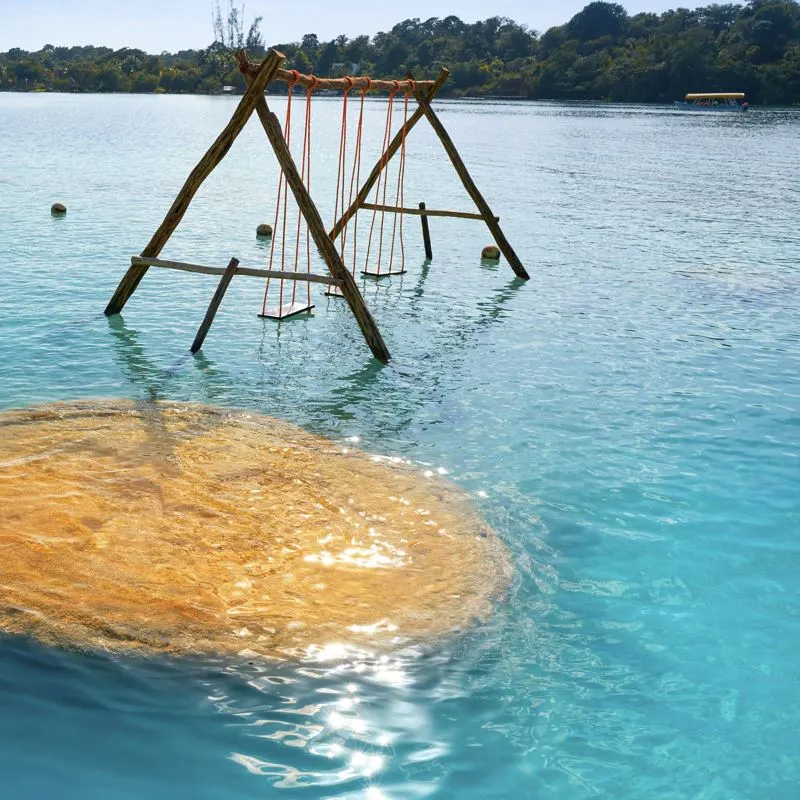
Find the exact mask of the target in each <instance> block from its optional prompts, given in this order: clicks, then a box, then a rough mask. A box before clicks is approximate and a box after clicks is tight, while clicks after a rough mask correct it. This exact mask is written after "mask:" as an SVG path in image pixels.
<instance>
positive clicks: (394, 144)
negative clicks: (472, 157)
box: [330, 69, 450, 240]
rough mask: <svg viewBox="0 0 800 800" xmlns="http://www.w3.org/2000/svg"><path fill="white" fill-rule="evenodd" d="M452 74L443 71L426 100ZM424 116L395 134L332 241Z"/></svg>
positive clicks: (418, 111)
mask: <svg viewBox="0 0 800 800" xmlns="http://www.w3.org/2000/svg"><path fill="white" fill-rule="evenodd" d="M449 74H450V73H449V72H448V71H447V70H446V69H443V70H442V71H441V73H440V74H439V77H438V78H437V79H436V80H435V81H434V82H433V85H432V86H431V88H430V89H429V90H428V92H427V94H426V95H425V98H426V99H427V101H428V102H429V103H430V102H431V100H433V98H434V97H436V95H437V94H438V93H439V89H441V88H442V84H443V83H444V82H445V81H446V80H447V76H448V75H449ZM419 96H420V95H419V94H415V97H417V98H418V97H419ZM423 116H424V112H423V111H422V108H417V109H416V110H415V111H414V113H413V114H412V115H411V116H410V117H409V118H408V121H407V122H406V123H405V125H403V126H402V127H401V128H400V130H399V131H397V133H396V134H395V137H394V139H392V141H391V143H390V144H389V146H388V147H387V148H386V152H385V153H383V154H382V155H381V157H380V158H379V159H378V163H377V164H376V165H375V166H374V167H373V168H372V172H370V174H369V177H368V178H367V179H366V180H365V181H364V183H363V185H362V186H361V188H360V189H359V191H358V194H357V195H356V197H355V200H353V202H352V204H351V205H350V208H348V209H347V211H345V212H344V214H342V216H341V217H339V219H338V220H337V221H336V224H335V225H334V226H333V228H332V229H331V232H330V237H331V239H333V240H335V239H336V237H337V236H339V235H340V234H341V232H342V231H343V230H344V228H345V225H347V223H348V222H349V221H350V219H351V218H352V216H353V214H355V213H356V212H357V211H358V209H359V208H361V206H362V205H363V204H364V202H365V201H366V199H367V197H369V193H370V192H371V191H372V187H373V186H374V185H375V183H376V182H377V180H378V177H379V176H380V174H381V172H383V170H384V169H385V168H386V165H387V164H388V163H389V161H390V160H391V158H392V156H394V154H395V153H396V152H397V151H398V150H399V149H400V147H401V146H402V144H403V139H404V138H406V137H408V134H409V132H410V131H411V129H412V128H413V127H414V126H415V125H416V124H417V123H418V122H419V121H420V120H421V119H422V117H423Z"/></svg>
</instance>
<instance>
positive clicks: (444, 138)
mask: <svg viewBox="0 0 800 800" xmlns="http://www.w3.org/2000/svg"><path fill="white" fill-rule="evenodd" d="M414 97H416V99H417V103H419V108H420V110H421V111H422V113H423V114H424V115H425V117H426V118H427V120H428V122H430V124H431V127H432V128H433V130H434V131H435V132H436V135H437V136H438V137H439V139H440V140H441V142H442V145H444V149H445V152H446V153H447V155H448V156H449V157H450V161H452V163H453V166H454V167H455V170H456V172H457V173H458V177H459V178H461V183H463V184H464V188H465V189H466V190H467V194H469V196H470V197H471V198H472V201H473V202H474V203H475V205H476V206H477V208H478V211H480V213H481V216H482V217H483V219H484V222H486V225H487V227H488V228H489V230H490V231H491V233H492V236H493V237H494V240H495V242H497V246H498V247H499V248H500V252H501V253H502V254H503V255H504V256H505V257H506V261H508V263H509V264H510V265H511V269H513V270H514V274H515V275H516V276H517V277H518V278H521V279H522V280H525V281H527V280H528V279H529V278H530V275H528V273H527V271H526V270H525V267H523V266H522V262H521V261H520V260H519V258H518V257H517V254H516V253H515V252H514V248H513V247H512V246H511V244H510V242H509V241H508V239H506V237H505V235H504V234H503V231H502V230H501V229H500V223H499V222H498V221H497V218H496V217H495V216H494V214H492V210H491V209H490V208H489V204H488V203H487V202H486V200H484V199H483V195H482V194H481V193H480V191H479V190H478V187H477V186H476V185H475V182H474V181H473V180H472V176H471V175H470V174H469V171H468V170H467V167H466V166H465V164H464V162H463V161H462V160H461V156H460V155H459V154H458V150H456V146H455V145H454V144H453V140H452V139H451V138H450V134H449V133H448V132H447V130H446V128H445V127H444V125H442V121H441V120H440V119H439V117H437V116H436V112H435V111H434V110H433V109H432V108H431V104H430V100H428V98H427V97H425V96H424V95H423V94H422V92H419V91H417V92H414Z"/></svg>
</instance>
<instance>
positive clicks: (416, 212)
mask: <svg viewBox="0 0 800 800" xmlns="http://www.w3.org/2000/svg"><path fill="white" fill-rule="evenodd" d="M361 208H363V209H366V210H368V211H386V212H387V213H389V214H411V215H412V216H415V217H456V218H458V219H483V214H475V213H473V212H472V211H440V210H438V209H435V208H425V203H420V207H419V208H404V207H402V206H382V205H379V204H377V203H362V204H361ZM495 219H496V220H499V219H500V217H495Z"/></svg>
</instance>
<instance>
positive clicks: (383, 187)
mask: <svg viewBox="0 0 800 800" xmlns="http://www.w3.org/2000/svg"><path fill="white" fill-rule="evenodd" d="M408 83H409V89H407V90H406V91H405V92H404V102H403V125H402V127H401V140H400V158H399V163H398V167H397V188H396V192H395V206H394V209H392V210H391V211H392V212H393V213H394V223H393V225H392V240H391V247H390V248H389V264H388V266H387V267H386V269H383V266H382V264H381V259H382V257H383V231H384V224H385V219H386V212H387V211H388V210H389V209H388V207H387V205H386V193H387V189H388V185H389V177H388V174H386V173H387V172H388V170H387V169H386V167H387V165H388V163H389V157H390V156H389V144H390V142H391V141H392V114H393V111H394V98H395V95H396V94H397V92H398V90H399V88H400V82H399V81H392V84H393V88H392V89H391V90H390V91H389V102H388V104H387V107H386V124H385V126H384V132H383V146H382V149H381V152H382V156H381V163H382V167H383V168H382V169H381V173H380V175H379V176H378V180H377V183H376V184H375V201H374V203H373V210H372V222H371V224H370V229H369V239H368V240H367V255H366V259H365V262H364V269H363V271H362V274H363V275H369V276H370V277H373V278H384V277H388V276H389V275H402V274H403V273H404V272H405V271H406V269H405V246H404V244H403V211H402V208H403V198H404V189H403V183H404V180H405V172H406V123H407V122H408V98H409V94H410V93H411V92H413V91H414V82H413V81H409V82H408ZM378 213H380V218H381V220H380V224H379V226H378V260H377V264H376V266H375V268H374V269H370V267H369V257H370V252H371V250H372V236H373V233H374V231H375V222H376V220H377V217H378ZM398 216H399V217H400V225H399V234H400V268H399V269H393V267H394V252H395V239H396V235H397V233H398V225H397V217H398Z"/></svg>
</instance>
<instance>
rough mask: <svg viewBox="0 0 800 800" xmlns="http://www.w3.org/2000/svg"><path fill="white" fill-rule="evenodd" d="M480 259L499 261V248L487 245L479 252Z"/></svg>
mask: <svg viewBox="0 0 800 800" xmlns="http://www.w3.org/2000/svg"><path fill="white" fill-rule="evenodd" d="M481 258H483V259H485V260H486V261H499V260H500V248H499V247H498V246H497V245H495V244H487V245H486V247H484V248H483V250H481Z"/></svg>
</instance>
